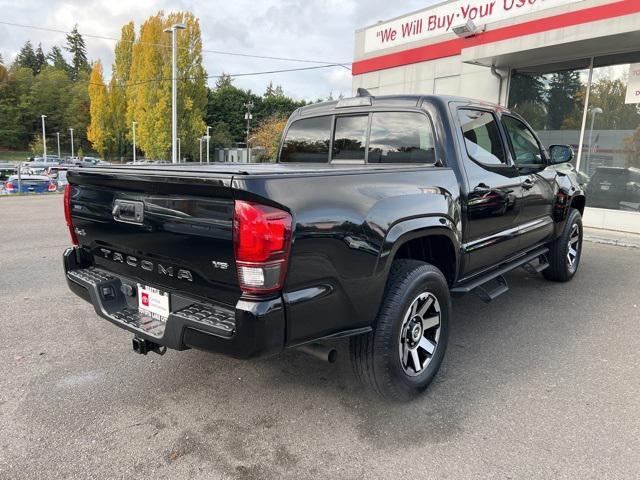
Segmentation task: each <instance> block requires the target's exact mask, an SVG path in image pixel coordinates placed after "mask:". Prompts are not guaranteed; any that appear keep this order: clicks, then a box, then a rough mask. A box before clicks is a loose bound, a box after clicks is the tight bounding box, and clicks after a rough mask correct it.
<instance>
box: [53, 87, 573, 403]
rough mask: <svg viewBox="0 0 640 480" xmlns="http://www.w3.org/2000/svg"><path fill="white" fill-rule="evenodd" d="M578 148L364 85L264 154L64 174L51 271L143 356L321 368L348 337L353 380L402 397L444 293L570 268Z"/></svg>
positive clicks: (293, 122) (428, 370) (508, 120)
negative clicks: (314, 359)
mask: <svg viewBox="0 0 640 480" xmlns="http://www.w3.org/2000/svg"><path fill="white" fill-rule="evenodd" d="M572 157H573V152H572V150H571V148H570V147H568V146H562V145H554V146H551V147H550V148H549V149H548V150H547V149H546V148H545V147H544V146H543V145H542V144H541V143H540V141H539V139H538V137H537V136H536V134H535V133H534V132H533V131H532V130H531V128H530V127H529V126H528V125H527V123H526V122H525V121H524V120H523V119H522V118H520V117H519V116H518V115H517V114H515V113H513V112H510V111H509V110H506V109H504V108H502V107H499V106H495V105H491V104H487V103H482V102H476V101H472V100H468V99H463V98H457V97H445V96H384V97H372V96H370V95H368V94H367V93H366V92H364V93H359V95H358V96H356V97H354V98H348V99H343V100H340V101H337V102H328V103H321V104H316V105H310V106H307V107H303V108H300V109H299V110H297V111H296V112H294V114H293V115H292V116H291V118H290V119H289V122H288V124H287V126H286V129H285V132H284V135H283V141H282V145H281V148H280V153H279V158H278V162H277V163H273V164H176V165H162V166H159V165H149V166H137V165H131V166H113V165H112V166H106V167H100V168H81V169H71V170H69V174H68V179H69V187H68V188H67V190H66V191H65V214H66V219H67V223H68V226H69V231H70V234H71V238H72V241H73V243H74V246H73V247H71V248H69V249H67V250H66V252H65V253H64V269H65V275H66V279H67V282H68V285H69V287H70V288H71V290H72V291H73V292H75V293H76V294H77V295H79V296H80V297H82V298H84V299H85V300H87V301H89V302H91V303H92V304H93V306H94V307H95V310H96V312H97V314H98V315H99V316H101V317H103V318H105V319H106V320H109V321H110V322H112V323H114V324H116V325H117V326H119V327H121V328H123V329H126V330H129V331H130V332H132V333H133V334H134V338H133V346H134V349H135V350H136V351H137V352H138V353H147V352H149V351H155V352H158V353H164V351H166V349H167V348H171V349H176V350H183V349H187V348H199V349H204V350H209V351H214V352H220V353H224V354H228V355H231V356H234V357H241V358H249V357H255V356H262V355H271V354H276V353H278V352H282V351H283V350H285V349H288V348H301V349H303V350H305V351H307V352H309V353H313V354H315V355H327V356H328V357H329V358H331V359H333V357H334V354H335V350H332V349H331V348H330V347H329V345H330V343H329V342H330V341H331V340H334V339H337V338H343V337H350V355H351V357H352V363H353V366H354V369H355V373H356V376H358V377H359V378H360V379H361V380H362V381H363V382H364V383H365V384H367V385H368V386H370V387H371V388H373V389H374V390H375V391H377V392H378V393H380V394H381V395H383V396H385V397H387V398H390V399H399V400H406V399H409V398H411V397H413V396H415V395H416V394H417V393H419V392H421V391H422V390H424V389H425V388H426V387H427V385H428V384H429V383H430V382H431V380H432V379H433V377H434V375H435V374H436V372H437V370H438V368H439V367H440V364H441V362H442V359H443V356H444V353H445V349H446V347H447V339H448V336H449V329H450V322H451V301H450V299H451V296H455V295H462V294H465V293H468V292H475V293H477V294H478V295H479V296H480V297H481V298H482V299H483V300H485V301H491V300H492V299H494V298H495V297H497V296H498V295H500V294H501V293H504V292H505V291H507V290H508V286H507V282H506V280H505V277H504V274H505V273H507V272H509V271H510V270H513V269H515V268H518V267H523V268H525V269H527V270H528V271H530V272H542V274H543V275H544V276H545V277H546V278H548V279H550V280H555V281H560V282H563V281H567V280H570V279H571V278H572V277H573V276H574V274H575V273H576V270H577V268H578V265H579V262H580V255H581V246H582V223H581V214H582V212H583V209H584V206H585V196H584V193H583V190H582V188H581V186H580V185H579V183H578V181H577V179H576V175H575V171H574V170H573V168H572V167H571V165H570V163H569V162H571V160H572Z"/></svg>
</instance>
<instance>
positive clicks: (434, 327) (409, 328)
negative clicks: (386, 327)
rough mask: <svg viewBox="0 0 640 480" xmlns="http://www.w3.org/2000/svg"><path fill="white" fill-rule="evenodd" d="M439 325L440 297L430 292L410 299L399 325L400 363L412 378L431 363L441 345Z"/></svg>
mask: <svg viewBox="0 0 640 480" xmlns="http://www.w3.org/2000/svg"><path fill="white" fill-rule="evenodd" d="M440 327H441V313H440V304H439V303H438V299H437V298H436V297H435V295H433V294H432V293H430V292H424V293H421V294H420V295H418V296H417V297H416V298H415V299H414V300H413V302H411V305H410V306H409V308H408V310H407V312H406V313H405V315H404V319H403V321H402V326H401V327H400V339H399V354H400V364H401V365H402V369H403V370H404V372H405V373H406V374H407V375H409V376H410V377H415V376H416V375H419V374H420V373H422V372H423V371H424V370H425V369H426V368H427V367H428V366H429V363H430V362H431V359H432V358H433V355H434V353H435V351H436V348H437V347H438V340H439V338H440Z"/></svg>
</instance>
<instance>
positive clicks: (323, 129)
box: [280, 116, 332, 163]
mask: <svg viewBox="0 0 640 480" xmlns="http://www.w3.org/2000/svg"><path fill="white" fill-rule="evenodd" d="M331 120H332V117H329V116H326V117H315V118H305V119H303V120H298V121H296V122H294V123H292V124H291V126H290V127H289V130H288V131H287V135H286V137H285V139H284V142H283V144H282V153H281V154H280V161H281V162H315V163H326V162H328V161H329V139H330V138H331Z"/></svg>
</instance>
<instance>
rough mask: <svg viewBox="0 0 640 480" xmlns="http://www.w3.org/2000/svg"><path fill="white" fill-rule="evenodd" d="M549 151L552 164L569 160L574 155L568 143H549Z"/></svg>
mask: <svg viewBox="0 0 640 480" xmlns="http://www.w3.org/2000/svg"><path fill="white" fill-rule="evenodd" d="M549 153H550V155H551V164H552V165H558V164H560V163H567V162H570V161H571V160H573V157H574V153H573V148H572V147H571V146H570V145H551V146H550V147H549Z"/></svg>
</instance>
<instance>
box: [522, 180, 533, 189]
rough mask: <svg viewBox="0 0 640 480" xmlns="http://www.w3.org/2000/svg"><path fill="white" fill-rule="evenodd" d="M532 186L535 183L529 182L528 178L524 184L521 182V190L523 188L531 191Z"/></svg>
mask: <svg viewBox="0 0 640 480" xmlns="http://www.w3.org/2000/svg"><path fill="white" fill-rule="evenodd" d="M534 185H535V183H533V180H531V179H530V178H527V179H526V180H525V181H524V182H522V188H524V189H525V190H531V189H532V188H533V186H534Z"/></svg>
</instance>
